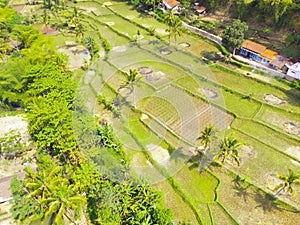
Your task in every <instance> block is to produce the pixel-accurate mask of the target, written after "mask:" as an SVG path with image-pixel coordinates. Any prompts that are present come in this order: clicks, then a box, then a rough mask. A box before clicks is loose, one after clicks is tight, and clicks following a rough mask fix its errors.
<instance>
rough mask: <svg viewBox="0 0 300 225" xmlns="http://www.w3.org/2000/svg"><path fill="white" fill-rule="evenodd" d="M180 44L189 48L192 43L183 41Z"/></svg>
mask: <svg viewBox="0 0 300 225" xmlns="http://www.w3.org/2000/svg"><path fill="white" fill-rule="evenodd" d="M178 45H179V46H181V47H183V48H189V47H191V44H190V43H188V42H181V43H179V44H178Z"/></svg>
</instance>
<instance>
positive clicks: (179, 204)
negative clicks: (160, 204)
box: [154, 181, 198, 224]
mask: <svg viewBox="0 0 300 225" xmlns="http://www.w3.org/2000/svg"><path fill="white" fill-rule="evenodd" d="M154 188H155V189H157V190H160V191H162V192H163V194H164V200H165V206H166V207H168V208H171V209H172V210H173V212H174V219H175V221H176V222H179V221H181V222H183V221H184V222H189V223H191V224H197V223H198V222H197V219H196V217H195V215H194V213H193V211H192V210H191V209H190V207H189V206H188V205H187V204H186V203H185V202H184V201H183V200H182V199H181V197H180V196H178V194H177V193H176V192H175V191H174V190H173V188H172V186H171V185H170V184H169V183H168V182H167V181H163V182H160V183H157V184H155V185H154Z"/></svg>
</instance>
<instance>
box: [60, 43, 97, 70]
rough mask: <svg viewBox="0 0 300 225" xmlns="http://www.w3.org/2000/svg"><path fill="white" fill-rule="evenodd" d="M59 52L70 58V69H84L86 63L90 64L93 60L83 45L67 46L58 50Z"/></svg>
mask: <svg viewBox="0 0 300 225" xmlns="http://www.w3.org/2000/svg"><path fill="white" fill-rule="evenodd" d="M58 52H62V53H64V54H66V55H67V56H68V58H69V67H70V69H77V68H81V67H84V66H85V63H89V62H90V60H91V55H90V52H89V51H88V50H87V49H86V48H85V47H84V46H82V45H66V46H65V47H63V48H60V49H58Z"/></svg>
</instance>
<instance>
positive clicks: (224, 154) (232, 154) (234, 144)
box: [215, 135, 242, 166]
mask: <svg viewBox="0 0 300 225" xmlns="http://www.w3.org/2000/svg"><path fill="white" fill-rule="evenodd" d="M241 146H242V144H241V143H240V142H239V141H238V140H237V138H235V137H234V136H233V135H230V136H228V137H225V138H224V139H223V140H221V143H220V146H219V147H220V149H219V153H218V154H217V155H216V156H215V160H221V163H222V165H223V164H224V163H225V160H226V159H228V158H230V159H231V161H232V162H235V163H237V165H238V166H239V165H240V161H239V148H240V147H241Z"/></svg>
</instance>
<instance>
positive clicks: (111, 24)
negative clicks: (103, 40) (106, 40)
mask: <svg viewBox="0 0 300 225" xmlns="http://www.w3.org/2000/svg"><path fill="white" fill-rule="evenodd" d="M106 24H107V25H108V26H113V25H115V22H106Z"/></svg>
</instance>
